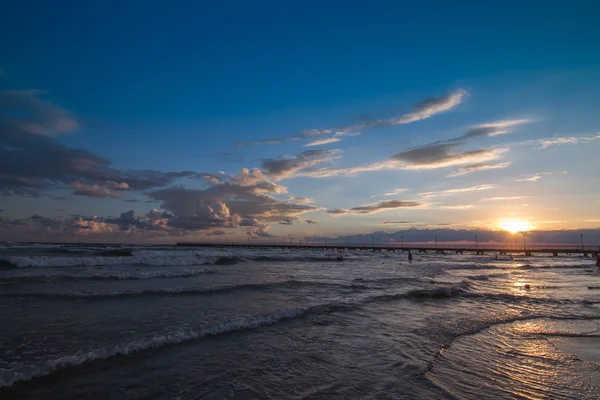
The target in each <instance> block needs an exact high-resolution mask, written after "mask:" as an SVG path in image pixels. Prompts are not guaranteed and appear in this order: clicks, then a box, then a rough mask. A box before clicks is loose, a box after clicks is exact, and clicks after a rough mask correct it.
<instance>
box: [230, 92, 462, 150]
mask: <svg viewBox="0 0 600 400" xmlns="http://www.w3.org/2000/svg"><path fill="white" fill-rule="evenodd" d="M467 94H468V93H467V91H466V90H464V89H458V90H456V91H454V92H450V93H447V94H445V95H443V96H440V97H432V98H427V99H424V100H421V101H419V102H418V103H416V104H415V105H414V106H413V111H411V112H409V113H406V114H403V115H400V116H396V117H392V118H389V119H377V120H373V121H369V122H364V123H360V124H354V125H349V126H344V127H339V128H336V129H308V130H304V131H302V132H300V133H299V134H297V135H292V136H286V137H280V138H269V139H261V140H255V141H252V142H236V143H235V145H236V146H238V147H245V146H253V145H260V144H277V143H284V142H288V141H293V140H310V139H311V138H313V139H314V138H315V137H318V136H332V137H331V138H327V139H317V140H313V141H311V142H310V143H308V144H306V145H305V146H318V145H323V144H328V143H334V142H338V141H340V137H342V136H356V135H359V134H360V133H361V132H362V131H366V130H370V129H373V128H384V127H390V126H396V125H403V124H410V123H413V122H417V121H421V120H424V119H427V118H431V117H432V116H434V115H436V114H440V113H443V112H446V111H449V110H451V109H452V108H454V107H456V106H458V105H459V104H460V103H462V102H463V100H464V98H465V97H466V96H467ZM332 139H335V140H332Z"/></svg>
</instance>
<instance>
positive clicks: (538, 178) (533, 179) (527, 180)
mask: <svg viewBox="0 0 600 400" xmlns="http://www.w3.org/2000/svg"><path fill="white" fill-rule="evenodd" d="M540 179H542V177H541V175H533V176H530V177H529V178H522V179H517V182H537V181H539V180H540Z"/></svg>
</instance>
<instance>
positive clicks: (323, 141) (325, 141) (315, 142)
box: [303, 137, 342, 147]
mask: <svg viewBox="0 0 600 400" xmlns="http://www.w3.org/2000/svg"><path fill="white" fill-rule="evenodd" d="M340 140H342V139H340V138H335V137H332V138H327V139H320V140H313V141H312V142H309V143H307V144H305V145H304V146H303V147H313V146H321V145H323V144H329V143H336V142H339V141H340Z"/></svg>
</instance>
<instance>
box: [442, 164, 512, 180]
mask: <svg viewBox="0 0 600 400" xmlns="http://www.w3.org/2000/svg"><path fill="white" fill-rule="evenodd" d="M509 165H510V163H508V162H499V163H478V164H472V165H467V166H464V167H460V168H458V169H457V170H455V171H453V172H452V173H451V174H450V175H448V177H455V176H461V175H466V174H470V173H473V172H479V171H487V170H490V169H499V168H506V167H508V166H509Z"/></svg>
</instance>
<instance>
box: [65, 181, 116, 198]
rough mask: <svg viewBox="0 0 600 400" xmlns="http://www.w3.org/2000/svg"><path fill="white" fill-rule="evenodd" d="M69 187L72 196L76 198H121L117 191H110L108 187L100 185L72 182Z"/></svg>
mask: <svg viewBox="0 0 600 400" xmlns="http://www.w3.org/2000/svg"><path fill="white" fill-rule="evenodd" d="M70 186H71V187H72V188H73V189H74V190H73V194H74V195H76V196H87V197H110V198H113V199H116V198H119V197H121V194H120V193H119V192H118V191H116V190H111V189H110V188H109V187H106V186H102V185H86V184H84V183H80V182H72V183H71V184H70Z"/></svg>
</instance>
